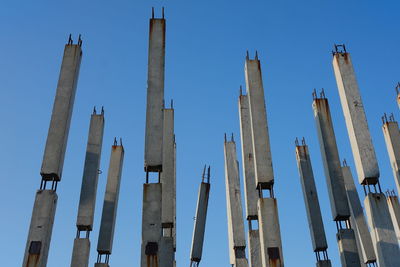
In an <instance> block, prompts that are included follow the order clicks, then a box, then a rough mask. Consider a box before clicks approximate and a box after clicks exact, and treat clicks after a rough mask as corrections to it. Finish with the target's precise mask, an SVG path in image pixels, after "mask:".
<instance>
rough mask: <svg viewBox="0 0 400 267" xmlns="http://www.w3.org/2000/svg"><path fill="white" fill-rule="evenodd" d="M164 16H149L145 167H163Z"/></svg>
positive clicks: (149, 168) (154, 169) (152, 168)
mask: <svg viewBox="0 0 400 267" xmlns="http://www.w3.org/2000/svg"><path fill="white" fill-rule="evenodd" d="M164 67H165V19H154V18H152V19H150V33H149V59H148V73H147V107H146V132H145V145H144V147H145V150H144V167H145V170H147V171H149V172H153V171H154V172H159V171H161V170H162V141H163V108H164Z"/></svg>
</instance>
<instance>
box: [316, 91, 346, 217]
mask: <svg viewBox="0 0 400 267" xmlns="http://www.w3.org/2000/svg"><path fill="white" fill-rule="evenodd" d="M312 107H313V110H314V118H315V122H316V124H317V132H318V140H319V144H320V148H321V156H322V161H323V164H324V170H325V178H326V184H327V186H328V193H329V200H330V203H331V210H332V217H333V220H334V221H345V220H348V219H349V217H350V209H349V205H348V203H347V196H346V188H345V185H344V179H343V174H342V168H341V165H340V158H339V151H338V148H337V144H336V137H335V132H334V130H333V124H332V117H331V113H330V110H329V103H328V99H326V98H325V95H324V93H323V92H322V93H321V98H318V97H317V96H316V94H315V95H314V101H313V104H312Z"/></svg>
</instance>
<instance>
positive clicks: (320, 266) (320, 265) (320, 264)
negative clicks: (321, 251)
mask: <svg viewBox="0 0 400 267" xmlns="http://www.w3.org/2000/svg"><path fill="white" fill-rule="evenodd" d="M316 266H317V267H332V264H331V261H330V260H323V261H317V264H316Z"/></svg>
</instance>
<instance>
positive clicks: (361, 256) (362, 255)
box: [350, 216, 376, 267]
mask: <svg viewBox="0 0 400 267" xmlns="http://www.w3.org/2000/svg"><path fill="white" fill-rule="evenodd" d="M350 224H351V227H352V228H351V229H353V231H354V236H355V237H356V244H357V248H358V257H359V259H360V263H361V267H368V266H367V264H366V263H365V258H366V257H365V253H364V249H363V247H362V245H361V240H360V235H359V233H358V230H357V226H356V222H355V220H354V218H353V216H350ZM372 250H373V249H372ZM374 253H375V252H374ZM374 262H376V260H375V261H374Z"/></svg>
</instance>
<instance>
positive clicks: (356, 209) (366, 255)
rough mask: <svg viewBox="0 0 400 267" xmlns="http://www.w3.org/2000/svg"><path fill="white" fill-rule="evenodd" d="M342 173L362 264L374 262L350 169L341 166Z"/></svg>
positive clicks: (361, 208)
mask: <svg viewBox="0 0 400 267" xmlns="http://www.w3.org/2000/svg"><path fill="white" fill-rule="evenodd" d="M342 172H343V177H344V182H345V186H346V194H347V200H348V202H349V206H350V213H351V218H352V220H353V222H354V223H352V227H353V228H354V229H355V234H356V238H357V239H358V240H359V242H360V246H359V247H360V249H359V251H360V255H361V256H362V258H363V261H362V262H364V263H367V262H375V261H376V255H375V251H374V247H373V244H372V239H371V234H370V232H369V229H368V226H367V222H366V220H365V216H364V211H363V207H362V206H361V201H360V197H359V196H358V193H357V189H356V186H355V184H354V179H353V176H352V174H351V170H350V167H348V166H343V167H342Z"/></svg>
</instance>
